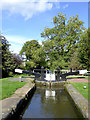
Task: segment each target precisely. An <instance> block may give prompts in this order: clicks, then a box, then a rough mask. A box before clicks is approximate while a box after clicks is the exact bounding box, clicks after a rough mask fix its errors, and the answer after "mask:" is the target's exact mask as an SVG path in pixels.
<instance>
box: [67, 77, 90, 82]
mask: <svg viewBox="0 0 90 120" xmlns="http://www.w3.org/2000/svg"><path fill="white" fill-rule="evenodd" d="M67 81H69V82H75V83H78V82H90V80H88V79H82V78H67Z"/></svg>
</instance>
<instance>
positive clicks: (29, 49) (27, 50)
mask: <svg viewBox="0 0 90 120" xmlns="http://www.w3.org/2000/svg"><path fill="white" fill-rule="evenodd" d="M39 48H40V45H39V43H38V42H37V40H31V41H27V42H26V43H25V44H24V45H23V47H22V49H21V51H20V55H21V56H23V54H24V55H25V56H26V67H27V69H30V68H33V67H34V68H35V67H37V66H38V64H37V59H36V60H35V59H34V58H35V57H34V56H35V52H36V51H37V50H38V49H39Z"/></svg>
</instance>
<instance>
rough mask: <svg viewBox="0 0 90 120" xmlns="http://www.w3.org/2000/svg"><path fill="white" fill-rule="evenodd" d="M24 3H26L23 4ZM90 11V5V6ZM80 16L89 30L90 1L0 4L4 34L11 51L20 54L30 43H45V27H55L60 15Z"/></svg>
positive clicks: (16, 0) (34, 0) (24, 0)
mask: <svg viewBox="0 0 90 120" xmlns="http://www.w3.org/2000/svg"><path fill="white" fill-rule="evenodd" d="M21 1H22V2H21ZM89 8H90V5H89ZM61 12H62V13H63V14H66V17H67V20H68V19H69V17H70V16H72V17H73V15H76V14H78V15H79V20H82V21H83V22H84V26H85V28H88V0H86V1H85V0H81V1H80V0H78V2H77V0H73V1H72V0H67V2H66V1H65V0H63V2H62V0H38V2H37V0H13V1H11V0H3V1H1V3H0V14H1V15H0V21H1V23H0V31H1V34H2V35H4V36H5V37H6V39H7V40H8V41H9V43H10V44H11V46H10V51H12V52H14V53H17V54H19V52H20V50H21V49H22V46H23V45H24V43H25V42H26V41H29V40H37V41H38V42H39V43H40V44H41V42H42V41H43V38H41V33H42V32H43V31H44V29H45V27H49V28H52V27H53V23H52V21H53V17H54V16H57V14H58V13H61Z"/></svg>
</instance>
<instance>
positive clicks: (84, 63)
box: [78, 29, 90, 69]
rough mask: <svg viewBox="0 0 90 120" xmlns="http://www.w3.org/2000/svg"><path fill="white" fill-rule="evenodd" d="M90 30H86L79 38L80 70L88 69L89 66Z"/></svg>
mask: <svg viewBox="0 0 90 120" xmlns="http://www.w3.org/2000/svg"><path fill="white" fill-rule="evenodd" d="M89 34H90V29H86V30H85V31H84V33H83V34H82V35H81V37H80V42H79V55H78V56H79V62H80V68H81V69H89V66H90V60H89V55H90V47H89V41H88V40H89V36H88V35H89Z"/></svg>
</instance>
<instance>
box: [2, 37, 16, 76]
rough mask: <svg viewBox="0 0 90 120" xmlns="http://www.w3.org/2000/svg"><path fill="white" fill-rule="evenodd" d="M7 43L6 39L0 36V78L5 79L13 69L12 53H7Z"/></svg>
mask: <svg viewBox="0 0 90 120" xmlns="http://www.w3.org/2000/svg"><path fill="white" fill-rule="evenodd" d="M9 46H10V44H9V42H8V41H7V39H6V38H5V37H4V36H3V35H0V48H1V55H2V77H6V76H8V75H9V73H10V72H13V70H14V68H15V63H14V60H13V56H12V53H11V52H10V51H9Z"/></svg>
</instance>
